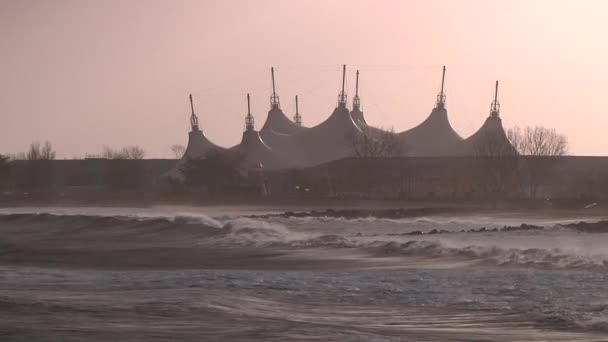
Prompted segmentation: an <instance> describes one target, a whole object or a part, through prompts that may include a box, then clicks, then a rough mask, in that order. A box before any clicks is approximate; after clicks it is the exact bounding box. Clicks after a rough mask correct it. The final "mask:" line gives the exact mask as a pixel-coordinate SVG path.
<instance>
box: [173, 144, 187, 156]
mask: <svg viewBox="0 0 608 342" xmlns="http://www.w3.org/2000/svg"><path fill="white" fill-rule="evenodd" d="M171 152H173V157H174V158H175V159H180V158H181V157H182V156H183V155H184V153H185V152H186V147H184V145H177V144H176V145H171Z"/></svg>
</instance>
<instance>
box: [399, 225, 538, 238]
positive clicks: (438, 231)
mask: <svg viewBox="0 0 608 342" xmlns="http://www.w3.org/2000/svg"><path fill="white" fill-rule="evenodd" d="M541 229H545V227H542V226H535V225H531V224H525V223H523V224H521V225H519V226H504V227H502V228H491V229H488V228H486V227H481V228H478V229H461V230H445V229H433V230H431V231H429V232H426V233H425V232H423V231H420V230H415V231H413V232H407V233H400V234H389V235H399V236H403V235H435V234H454V233H496V232H513V231H525V230H541Z"/></svg>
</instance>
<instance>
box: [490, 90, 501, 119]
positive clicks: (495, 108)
mask: <svg viewBox="0 0 608 342" xmlns="http://www.w3.org/2000/svg"><path fill="white" fill-rule="evenodd" d="M499 115H500V102H498V81H496V88H495V89H494V101H492V106H491V107H490V116H492V117H496V118H497V117H498V116H499Z"/></svg>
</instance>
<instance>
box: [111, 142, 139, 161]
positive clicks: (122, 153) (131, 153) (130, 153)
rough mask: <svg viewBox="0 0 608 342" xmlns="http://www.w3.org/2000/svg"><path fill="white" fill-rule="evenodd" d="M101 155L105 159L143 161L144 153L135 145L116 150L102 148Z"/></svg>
mask: <svg viewBox="0 0 608 342" xmlns="http://www.w3.org/2000/svg"><path fill="white" fill-rule="evenodd" d="M101 155H102V157H103V158H106V159H123V160H124V159H144V157H145V156H146V152H145V151H144V149H143V148H141V147H139V146H137V145H132V146H125V147H123V148H121V149H118V150H113V149H112V148H110V147H108V146H104V147H103V152H102V153H101Z"/></svg>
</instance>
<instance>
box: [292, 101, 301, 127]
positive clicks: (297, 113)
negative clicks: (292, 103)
mask: <svg viewBox="0 0 608 342" xmlns="http://www.w3.org/2000/svg"><path fill="white" fill-rule="evenodd" d="M293 121H294V122H295V123H296V124H298V125H300V126H302V115H300V111H299V109H298V95H296V114H295V115H294V116H293Z"/></svg>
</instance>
